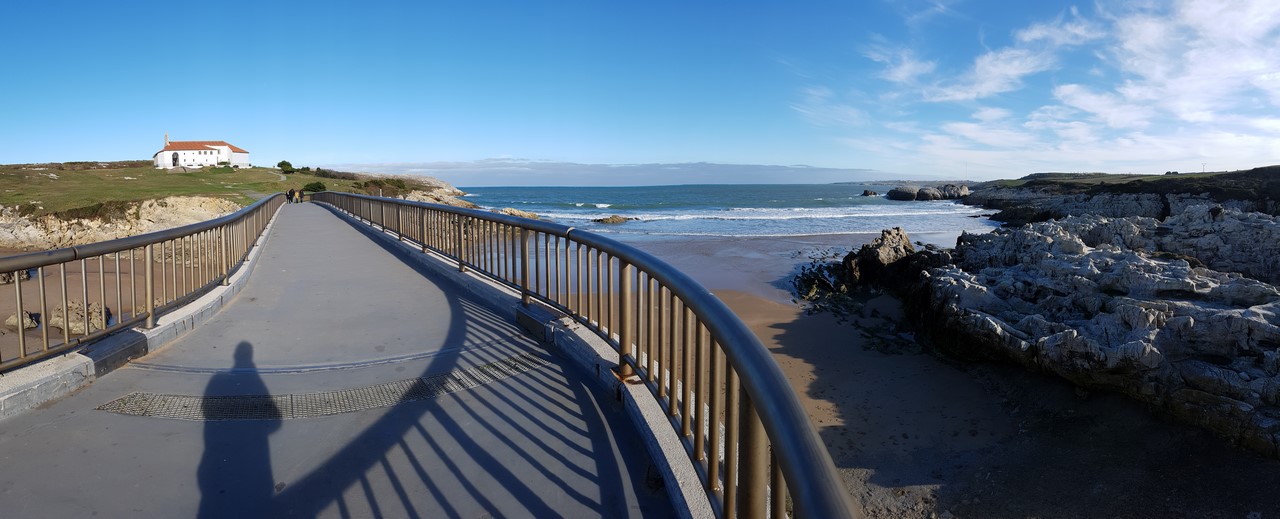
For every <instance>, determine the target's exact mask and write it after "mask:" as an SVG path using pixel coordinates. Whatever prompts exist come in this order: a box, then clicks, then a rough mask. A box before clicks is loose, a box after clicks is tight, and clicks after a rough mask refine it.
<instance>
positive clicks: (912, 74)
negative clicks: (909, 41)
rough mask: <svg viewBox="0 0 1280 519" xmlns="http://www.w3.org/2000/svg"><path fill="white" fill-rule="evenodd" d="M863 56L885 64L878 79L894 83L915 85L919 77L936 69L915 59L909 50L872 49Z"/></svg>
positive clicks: (929, 62) (930, 64)
mask: <svg viewBox="0 0 1280 519" xmlns="http://www.w3.org/2000/svg"><path fill="white" fill-rule="evenodd" d="M864 55H865V56H866V57H868V58H870V59H871V60H873V61H875V62H877V63H883V64H885V70H884V72H881V73H880V77H882V78H884V79H887V80H889V81H892V82H894V83H905V84H912V83H915V82H916V81H917V80H918V79H919V78H920V76H923V75H925V74H929V73H931V72H933V70H934V68H935V67H937V63H935V62H932V61H923V60H920V59H917V58H916V56H915V53H914V52H912V51H911V50H910V49H895V50H886V49H883V48H872V49H870V50H868V51H867V52H866V53H865V54H864Z"/></svg>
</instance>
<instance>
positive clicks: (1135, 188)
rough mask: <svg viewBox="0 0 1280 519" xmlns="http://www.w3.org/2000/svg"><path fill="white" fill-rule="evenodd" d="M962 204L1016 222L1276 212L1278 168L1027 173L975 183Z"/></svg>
mask: <svg viewBox="0 0 1280 519" xmlns="http://www.w3.org/2000/svg"><path fill="white" fill-rule="evenodd" d="M964 203H965V204H969V205H980V206H983V207H987V208H990V209H998V210H1000V213H998V214H996V215H995V216H992V219H994V220H998V221H1003V222H1007V223H1010V224H1015V225H1022V224H1025V223H1029V222H1040V221H1045V220H1049V219H1053V218H1064V217H1067V216H1078V215H1085V214H1096V215H1102V216H1110V217H1124V216H1145V217H1148V218H1159V219H1164V218H1167V217H1169V216H1170V215H1175V214H1181V213H1182V212H1183V211H1184V210H1185V209H1186V208H1187V207H1190V206H1194V205H1205V204H1209V205H1214V204H1216V205H1221V206H1222V207H1223V208H1226V209H1237V210H1240V211H1242V212H1261V213H1266V214H1270V215H1280V166H1270V167H1265V168H1256V169H1253V170H1249V171H1239V172H1232V173H1217V174H1208V175H1187V176H1180V175H1172V176H1145V177H1135V176H1120V175H1097V174H1094V175H1066V174H1058V175H1030V176H1028V177H1024V178H1023V179H1021V180H1020V181H1019V182H1012V183H1010V182H1003V181H1002V182H994V183H988V184H983V185H979V186H977V187H976V188H974V189H973V192H972V193H970V194H969V195H968V196H966V197H964Z"/></svg>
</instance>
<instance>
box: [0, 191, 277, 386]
mask: <svg viewBox="0 0 1280 519" xmlns="http://www.w3.org/2000/svg"><path fill="white" fill-rule="evenodd" d="M283 203H284V195H283V194H279V193H277V194H275V195H272V196H269V197H267V198H264V199H262V200H259V201H258V202H256V203H254V204H253V205H250V206H249V207H246V208H244V209H241V210H239V211H237V212H235V213H232V214H229V215H227V216H223V217H221V218H217V219H213V220H209V221H205V222H200V223H195V224H191V225H187V226H184V227H177V228H174V229H167V230H163V231H158V232H153V233H149V234H142V235H138V236H130V237H128V238H121V239H118V240H110V241H105V242H98V243H91V244H88V245H77V246H75V247H67V248H64V249H56V250H50V251H44V252H33V253H30V254H22V255H18V256H10V257H6V258H0V318H7V317H8V316H12V322H11V323H10V322H9V319H6V322H5V323H3V325H4V326H5V328H4V329H3V331H2V333H0V372H4V371H8V370H10V369H13V368H16V367H19V366H24V365H27V364H30V363H32V362H35V361H37V360H40V359H43V358H46V357H49V356H52V355H57V354H59V353H63V352H66V351H68V350H70V349H72V348H75V347H78V346H80V345H83V344H86V343H89V342H92V341H94V340H97V339H100V338H102V337H105V336H107V335H110V334H112V333H114V332H117V331H120V330H123V329H126V328H131V327H134V326H137V325H139V324H141V325H143V326H145V327H146V328H153V327H155V319H156V316H157V315H159V314H162V313H164V312H165V311H168V310H170V309H172V308H175V307H178V306H180V305H183V304H186V303H187V302H188V301H190V300H192V299H195V298H196V297H198V296H200V295H201V294H203V293H204V292H205V291H207V290H208V289H210V288H212V287H213V286H215V285H218V284H225V283H226V282H227V279H228V278H229V277H230V276H231V274H233V273H234V272H235V270H236V269H237V268H238V267H239V266H240V264H241V263H243V261H244V259H245V258H246V257H247V256H248V254H249V251H250V249H251V248H252V247H253V243H254V242H255V241H257V239H258V236H259V235H260V234H262V231H263V229H265V228H266V226H267V222H269V221H270V220H271V218H272V216H273V215H274V214H275V212H276V210H277V209H279V208H280V206H281V205H283ZM7 285H12V286H7ZM5 293H8V294H9V297H5ZM140 297H141V300H139V298H140ZM126 305H127V306H126ZM50 329H57V330H58V332H57V333H56V334H51V333H50Z"/></svg>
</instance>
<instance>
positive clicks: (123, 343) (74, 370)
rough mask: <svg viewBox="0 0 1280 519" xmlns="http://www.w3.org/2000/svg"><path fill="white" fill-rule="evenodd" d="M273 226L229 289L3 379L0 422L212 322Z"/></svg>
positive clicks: (221, 288)
mask: <svg viewBox="0 0 1280 519" xmlns="http://www.w3.org/2000/svg"><path fill="white" fill-rule="evenodd" d="M278 211H279V210H277V214H279V213H278ZM274 223H275V215H272V219H271V222H268V223H267V226H266V228H265V229H264V230H263V232H262V235H261V236H259V237H258V241H256V242H254V246H253V248H252V249H250V250H249V256H248V257H247V258H245V261H244V263H243V264H241V265H240V268H239V269H237V270H236V272H235V274H232V275H231V279H230V280H228V284H227V285H226V286H217V287H214V288H213V289H212V290H210V291H209V292H208V293H206V294H204V295H202V296H200V297H199V298H196V299H195V300H194V301H192V302H190V303H188V304H186V305H185V306H182V307H180V308H177V309H174V310H173V311H171V312H169V313H167V314H164V315H162V316H160V317H159V318H157V319H156V327H155V328H153V329H151V330H144V329H141V328H134V329H131V330H124V331H121V332H119V333H116V334H113V335H111V336H108V337H105V338H103V339H101V340H99V341H96V342H93V343H90V344H87V345H85V346H84V347H82V348H80V349H79V350H77V351H72V352H70V353H66V354H64V355H60V356H57V357H53V358H50V359H47V360H45V361H43V362H37V363H35V364H33V365H31V366H27V367H24V368H20V369H18V370H15V371H13V372H10V373H6V374H4V375H0V420H3V419H5V418H8V417H10V416H13V415H16V414H18V413H21V412H22V411H25V410H27V409H33V408H36V407H39V406H40V405H43V404H45V403H47V402H50V401H53V400H57V399H59V398H62V397H64V396H67V395H70V394H71V393H74V392H76V391H78V390H79V389H80V388H82V387H84V386H87V385H89V384H91V383H93V381H94V380H95V379H97V378H98V377H101V376H103V375H106V374H107V373H110V372H112V371H114V370H115V369H117V368H119V367H121V366H124V365H125V364H128V363H129V361H131V360H133V359H136V358H138V357H141V356H143V355H146V354H147V353H149V352H151V351H155V350H157V349H159V348H161V347H163V346H164V345H165V344H168V343H170V342H172V341H173V340H174V339H177V338H178V337H181V336H182V335H183V334H185V333H187V332H189V331H191V330H192V329H194V328H195V327H196V326H198V325H199V324H200V323H203V322H204V321H206V320H208V319H209V318H211V317H213V316H214V315H215V314H217V313H218V311H219V310H221V309H222V307H223V306H224V305H226V304H227V303H229V302H230V301H231V299H232V298H234V297H235V296H236V294H239V293H240V290H241V289H242V288H244V285H245V282H246V281H247V280H248V279H249V275H250V274H251V273H252V271H253V267H254V266H255V265H256V264H257V261H256V260H257V258H258V255H259V254H260V253H261V252H262V244H263V243H265V242H266V240H267V238H268V237H269V236H270V234H271V229H272V227H273V225H274Z"/></svg>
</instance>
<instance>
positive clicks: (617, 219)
mask: <svg viewBox="0 0 1280 519" xmlns="http://www.w3.org/2000/svg"><path fill="white" fill-rule="evenodd" d="M638 219H639V218H627V217H625V216H622V215H617V214H615V215H609V216H606V217H604V218H596V219H594V220H591V221H593V222H595V223H610V224H612V223H625V222H629V221H631V220H638Z"/></svg>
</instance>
